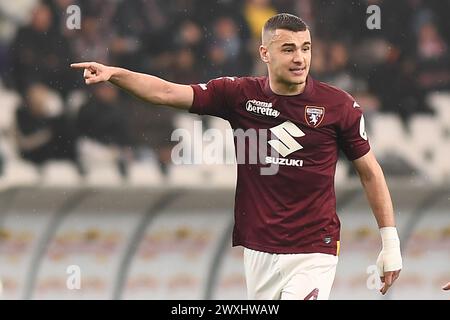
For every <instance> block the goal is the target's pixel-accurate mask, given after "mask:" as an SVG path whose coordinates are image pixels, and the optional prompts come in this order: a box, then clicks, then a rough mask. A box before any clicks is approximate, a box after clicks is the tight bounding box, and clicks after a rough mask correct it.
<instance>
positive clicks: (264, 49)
mask: <svg viewBox="0 0 450 320" xmlns="http://www.w3.org/2000/svg"><path fill="white" fill-rule="evenodd" d="M259 55H260V56H261V60H262V61H263V62H265V63H268V62H269V50H267V47H265V46H263V45H261V46H259Z"/></svg>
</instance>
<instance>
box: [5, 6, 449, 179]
mask: <svg viewBox="0 0 450 320" xmlns="http://www.w3.org/2000/svg"><path fill="white" fill-rule="evenodd" d="M73 4H75V5H78V6H79V8H80V9H81V20H80V21H81V26H80V27H81V28H80V29H73V30H71V29H69V28H68V26H67V19H68V18H69V14H68V13H67V8H68V7H69V6H70V5H73ZM371 4H376V5H378V6H379V7H380V9H381V29H379V30H376V29H375V30H369V29H368V28H367V26H366V20H367V18H368V17H369V14H367V13H366V10H367V7H368V6H369V5H371ZM449 9H450V5H449V2H448V1H438V0H427V1H424V0H398V1H382V0H379V1H369V0H366V1H364V0H360V1H358V0H355V1H339V2H337V1H332V0H315V1H313V0H302V1H299V0H272V1H270V0H243V1H238V0H222V1H200V0H171V1H163V0H133V1H125V0H42V1H38V0H27V1H25V0H24V1H20V2H17V3H14V2H10V1H4V0H3V1H0V75H1V82H2V87H3V88H4V90H13V91H14V92H16V93H18V95H19V96H20V97H21V102H20V106H19V107H18V108H17V109H15V115H14V119H15V124H16V125H15V129H16V132H15V136H16V138H17V139H16V141H17V148H18V150H19V153H20V155H21V156H22V157H23V158H24V159H26V160H28V161H31V162H33V163H35V164H37V165H41V164H43V163H45V162H46V161H47V160H49V159H69V160H70V161H73V162H74V163H75V164H76V165H77V167H78V168H79V170H80V172H81V173H82V172H83V165H81V164H80V161H79V158H80V155H79V147H78V142H79V140H80V139H83V138H89V139H91V140H93V141H96V142H97V143H99V144H102V145H105V146H111V147H113V148H115V149H116V150H118V154H119V156H118V166H119V168H120V170H121V172H122V173H123V174H126V170H127V163H128V162H129V161H134V160H140V159H141V158H145V157H147V156H148V154H151V155H152V156H153V157H155V158H156V159H157V161H158V163H159V164H160V166H161V170H162V171H163V172H164V170H165V168H166V166H167V164H168V163H170V149H171V147H172V142H171V141H170V135H171V132H172V131H173V129H174V126H175V125H174V117H176V115H177V112H176V111H175V110H172V109H169V108H160V107H156V108H152V107H149V106H148V105H146V104H144V103H142V102H141V101H138V100H136V99H135V98H133V97H130V96H128V95H127V94H126V93H124V92H121V91H119V90H117V89H116V88H115V87H114V86H112V85H109V84H103V85H96V86H93V87H86V86H85V84H84V81H83V79H82V75H81V74H80V73H79V72H76V71H74V70H71V69H70V68H69V65H70V63H71V62H79V61H97V62H100V63H103V64H108V65H116V66H121V67H125V68H129V69H132V70H134V71H140V72H144V73H149V74H153V75H157V76H160V77H162V78H164V79H166V80H169V81H174V82H178V83H184V84H189V83H202V82H205V81H208V80H209V79H212V78H216V77H219V76H246V75H254V76H259V75H264V74H265V72H266V67H265V65H264V64H263V63H262V62H261V61H260V60H259V53H258V46H259V44H260V32H261V27H262V26H263V24H264V22H265V21H266V20H267V19H268V18H269V17H271V16H272V15H274V14H276V13H280V12H289V13H292V14H296V15H298V16H300V17H302V18H303V19H304V20H305V21H306V23H307V24H308V25H309V26H310V28H311V30H312V37H313V60H312V67H311V73H312V75H313V76H314V77H315V78H317V79H319V80H322V81H325V82H328V83H330V84H333V85H336V86H338V87H340V88H342V89H344V90H346V91H348V92H349V93H351V94H352V95H353V96H354V97H355V98H356V99H357V100H358V101H359V103H360V105H361V106H362V107H363V108H364V109H365V112H366V114H368V116H370V114H372V113H376V112H392V113H397V114H399V115H400V116H401V118H402V119H403V120H405V121H407V120H408V118H409V117H411V115H413V114H417V113H430V112H431V111H430V108H429V107H428V106H427V100H426V96H427V94H429V93H430V92H434V91H439V90H449V88H450V61H449V60H450V54H449V50H450V48H449V45H450V20H449V19H448V18H447V15H448V12H449V11H450V10H449Z"/></svg>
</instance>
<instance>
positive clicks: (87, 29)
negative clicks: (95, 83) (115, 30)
mask: <svg viewBox="0 0 450 320" xmlns="http://www.w3.org/2000/svg"><path fill="white" fill-rule="evenodd" d="M81 28H82V30H83V32H80V33H79V36H78V37H77V38H76V39H75V40H74V43H73V51H74V55H75V56H76V57H77V59H76V60H77V61H78V60H80V61H100V62H104V63H108V62H109V61H110V51H109V44H110V41H111V39H112V35H111V34H110V33H109V32H106V31H105V28H104V27H101V24H100V23H99V21H98V19H97V17H95V16H84V17H83V20H82V23H81Z"/></svg>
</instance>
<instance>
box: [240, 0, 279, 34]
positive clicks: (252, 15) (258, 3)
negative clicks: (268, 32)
mask: <svg viewBox="0 0 450 320" xmlns="http://www.w3.org/2000/svg"><path fill="white" fill-rule="evenodd" d="M276 14H277V11H276V10H275V8H274V7H272V5H271V4H270V1H269V0H246V1H245V6H244V16H245V19H246V20H247V23H248V26H249V28H250V31H251V34H252V37H253V39H255V40H256V41H259V40H260V38H261V29H262V27H263V26H264V23H265V22H266V21H267V20H268V19H269V18H270V17H272V16H273V15H276Z"/></svg>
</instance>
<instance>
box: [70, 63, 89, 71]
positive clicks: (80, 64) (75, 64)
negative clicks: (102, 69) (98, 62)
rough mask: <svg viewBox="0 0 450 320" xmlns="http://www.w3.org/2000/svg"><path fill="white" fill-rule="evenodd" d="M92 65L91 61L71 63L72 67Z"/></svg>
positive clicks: (78, 67)
mask: <svg viewBox="0 0 450 320" xmlns="http://www.w3.org/2000/svg"><path fill="white" fill-rule="evenodd" d="M91 66H92V63H90V62H80V63H72V64H71V65H70V67H71V68H75V69H81V68H89V67H91Z"/></svg>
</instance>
